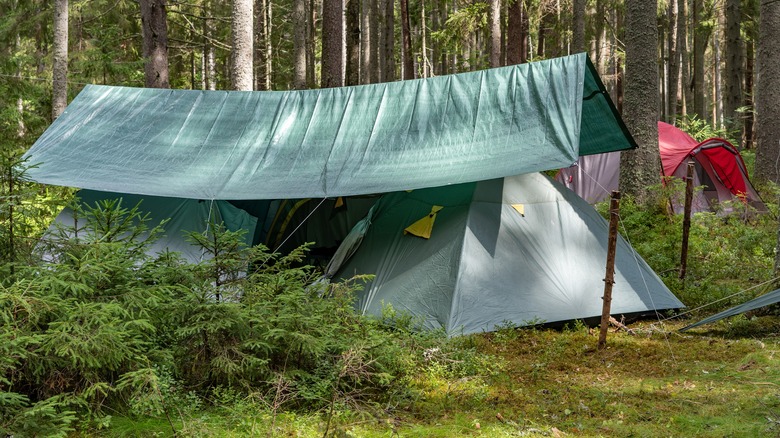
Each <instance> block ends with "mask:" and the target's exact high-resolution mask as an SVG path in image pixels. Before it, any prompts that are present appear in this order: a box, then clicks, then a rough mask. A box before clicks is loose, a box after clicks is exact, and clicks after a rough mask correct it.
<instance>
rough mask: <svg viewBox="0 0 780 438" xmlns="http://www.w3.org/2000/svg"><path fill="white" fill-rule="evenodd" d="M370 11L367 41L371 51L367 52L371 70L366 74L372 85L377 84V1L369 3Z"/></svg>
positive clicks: (373, 0)
mask: <svg viewBox="0 0 780 438" xmlns="http://www.w3.org/2000/svg"><path fill="white" fill-rule="evenodd" d="M369 6H370V8H371V9H370V11H369V15H368V39H369V40H371V50H369V52H368V54H369V60H370V64H371V68H370V69H368V71H367V72H366V74H367V75H368V80H369V82H371V83H372V84H375V83H377V82H379V59H378V56H379V5H378V3H377V0H371V1H370V4H369Z"/></svg>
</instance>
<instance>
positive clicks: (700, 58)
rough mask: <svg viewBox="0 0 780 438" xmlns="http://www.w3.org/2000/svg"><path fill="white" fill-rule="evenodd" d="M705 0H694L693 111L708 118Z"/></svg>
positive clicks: (704, 118)
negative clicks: (705, 62)
mask: <svg viewBox="0 0 780 438" xmlns="http://www.w3.org/2000/svg"><path fill="white" fill-rule="evenodd" d="M703 9H704V6H703V0H693V11H692V13H693V112H694V113H695V114H696V115H697V116H698V117H699V118H700V119H702V120H707V118H708V117H707V110H706V108H705V99H704V97H705V93H706V87H705V86H704V51H705V50H706V49H707V33H706V30H705V29H704V26H703V24H702V21H703V20H704V17H703V13H704V11H703Z"/></svg>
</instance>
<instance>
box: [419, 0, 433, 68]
mask: <svg viewBox="0 0 780 438" xmlns="http://www.w3.org/2000/svg"><path fill="white" fill-rule="evenodd" d="M427 26H428V25H427V23H426V22H425V2H420V43H421V46H422V47H421V48H420V62H421V63H422V77H424V78H427V77H430V76H431V71H430V68H429V67H430V65H431V64H430V62H428V35H427Z"/></svg>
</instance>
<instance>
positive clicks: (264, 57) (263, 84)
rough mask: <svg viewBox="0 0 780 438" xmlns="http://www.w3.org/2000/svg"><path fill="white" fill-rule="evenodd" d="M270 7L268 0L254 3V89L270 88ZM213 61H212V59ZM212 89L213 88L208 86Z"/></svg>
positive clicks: (258, 0) (259, 0)
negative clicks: (268, 48)
mask: <svg viewBox="0 0 780 438" xmlns="http://www.w3.org/2000/svg"><path fill="white" fill-rule="evenodd" d="M269 7H270V4H269V2H268V0H257V3H256V4H255V8H256V9H257V11H256V12H257V14H256V16H257V17H256V19H257V24H256V26H255V34H256V35H257V37H256V39H255V48H254V50H255V62H256V67H257V70H256V75H257V77H256V80H255V89H256V90H270V89H271V83H270V69H269V68H268V61H269V60H268V51H267V47H268V45H269V43H268V39H269V37H270V35H269V34H268V33H269V30H270V27H269V26H268V8H269ZM212 62H213V61H212ZM209 89H210V90H212V89H213V88H209Z"/></svg>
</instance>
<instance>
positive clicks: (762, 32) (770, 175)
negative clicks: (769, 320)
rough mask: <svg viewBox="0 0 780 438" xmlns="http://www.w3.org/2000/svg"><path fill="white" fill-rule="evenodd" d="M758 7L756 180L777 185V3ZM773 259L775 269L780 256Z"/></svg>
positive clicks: (779, 8) (779, 48)
mask: <svg viewBox="0 0 780 438" xmlns="http://www.w3.org/2000/svg"><path fill="white" fill-rule="evenodd" d="M760 8H761V9H760V12H759V16H760V21H759V29H758V53H757V54H756V67H757V68H758V79H757V81H756V179H758V180H759V181H771V182H773V183H775V184H780V105H778V102H780V56H778V54H780V2H779V1H776V0H761V1H760ZM779 237H780V235H779ZM775 260H776V265H775V269H778V267H780V265H778V264H777V263H780V256H776V259H775Z"/></svg>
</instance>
